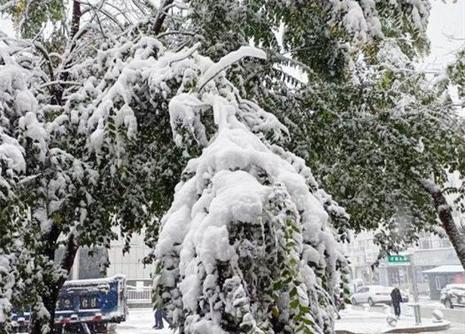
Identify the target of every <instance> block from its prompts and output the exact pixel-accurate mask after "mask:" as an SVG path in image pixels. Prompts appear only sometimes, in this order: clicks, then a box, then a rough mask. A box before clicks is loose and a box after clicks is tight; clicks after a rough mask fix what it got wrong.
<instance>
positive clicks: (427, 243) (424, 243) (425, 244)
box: [420, 238, 433, 249]
mask: <svg viewBox="0 0 465 334" xmlns="http://www.w3.org/2000/svg"><path fill="white" fill-rule="evenodd" d="M420 248H421V249H431V248H433V244H432V242H431V239H430V238H426V239H421V240H420Z"/></svg>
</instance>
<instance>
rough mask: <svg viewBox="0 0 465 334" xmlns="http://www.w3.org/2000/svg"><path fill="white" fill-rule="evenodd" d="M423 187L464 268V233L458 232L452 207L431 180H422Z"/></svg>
mask: <svg viewBox="0 0 465 334" xmlns="http://www.w3.org/2000/svg"><path fill="white" fill-rule="evenodd" d="M421 184H422V185H423V188H425V190H426V191H427V192H428V193H429V194H430V195H431V197H432V198H433V202H434V207H435V208H436V212H437V214H438V217H439V220H440V221H441V224H442V227H443V228H444V230H445V231H446V233H447V236H448V237H449V240H450V242H451V243H452V246H453V247H454V249H455V252H456V253H457V256H458V258H459V260H460V263H461V264H462V267H463V268H464V269H465V235H464V234H463V233H460V231H459V229H458V227H457V225H456V224H455V222H454V217H453V216H452V208H451V207H450V206H449V204H448V203H447V200H446V198H445V196H444V194H443V193H442V191H441V189H440V188H439V187H438V186H437V185H436V184H434V183H433V182H431V181H427V180H422V181H421Z"/></svg>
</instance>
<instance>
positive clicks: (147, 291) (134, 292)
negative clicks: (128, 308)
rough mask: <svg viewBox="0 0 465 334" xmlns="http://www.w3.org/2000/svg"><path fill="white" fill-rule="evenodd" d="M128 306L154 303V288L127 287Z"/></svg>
mask: <svg viewBox="0 0 465 334" xmlns="http://www.w3.org/2000/svg"><path fill="white" fill-rule="evenodd" d="M127 292H128V304H147V303H151V301H152V288H151V287H149V286H144V287H134V286H130V285H128V286H127Z"/></svg>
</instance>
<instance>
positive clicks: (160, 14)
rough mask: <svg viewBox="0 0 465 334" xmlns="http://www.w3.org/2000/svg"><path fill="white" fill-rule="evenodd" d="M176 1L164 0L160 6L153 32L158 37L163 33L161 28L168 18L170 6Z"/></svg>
mask: <svg viewBox="0 0 465 334" xmlns="http://www.w3.org/2000/svg"><path fill="white" fill-rule="evenodd" d="M173 1H174V0H164V1H163V3H162V4H161V6H160V9H159V10H158V13H157V16H156V17H155V23H154V25H153V32H154V34H155V35H158V34H159V33H160V31H161V28H162V26H163V22H164V21H165V18H166V10H167V9H168V7H169V6H171V4H172V3H173Z"/></svg>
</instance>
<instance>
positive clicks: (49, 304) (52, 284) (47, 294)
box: [30, 233, 79, 334]
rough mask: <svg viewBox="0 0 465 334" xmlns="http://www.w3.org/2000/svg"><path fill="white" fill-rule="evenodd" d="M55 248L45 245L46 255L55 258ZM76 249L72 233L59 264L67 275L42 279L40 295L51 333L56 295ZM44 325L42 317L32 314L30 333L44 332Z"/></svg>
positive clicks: (39, 333) (40, 333)
mask: <svg viewBox="0 0 465 334" xmlns="http://www.w3.org/2000/svg"><path fill="white" fill-rule="evenodd" d="M50 234H51V236H54V235H55V233H50ZM56 240H57V239H55V240H54V241H53V240H50V243H49V245H50V246H51V245H56ZM52 248H53V255H51V252H52ZM55 249H56V248H55V247H47V249H46V250H45V253H48V254H46V255H47V257H48V258H49V259H51V260H54V258H55ZM78 249H79V245H78V243H77V241H76V239H75V237H74V234H71V235H70V236H69V238H68V242H67V245H66V250H65V253H64V255H63V259H62V261H61V264H60V266H61V268H62V269H63V270H65V272H66V273H67V275H66V276H64V275H61V276H59V277H58V279H53V278H54V277H55V276H54V275H50V276H48V278H49V279H46V280H44V283H45V284H46V290H45V291H43V292H42V293H41V295H40V297H41V298H42V301H43V303H44V306H45V308H46V309H47V311H48V312H49V314H50V319H49V322H48V326H49V328H50V333H52V331H53V327H54V326H55V309H56V304H57V301H58V295H59V293H60V289H61V288H62V287H63V284H64V283H65V281H66V279H67V277H68V275H69V273H70V271H71V268H72V266H73V263H74V258H75V257H76V253H77V251H78ZM44 325H46V323H45V321H44V319H41V318H39V317H37V316H36V315H35V314H33V315H32V317H31V329H30V333H31V334H44V332H43V331H42V327H43V326H44Z"/></svg>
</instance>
